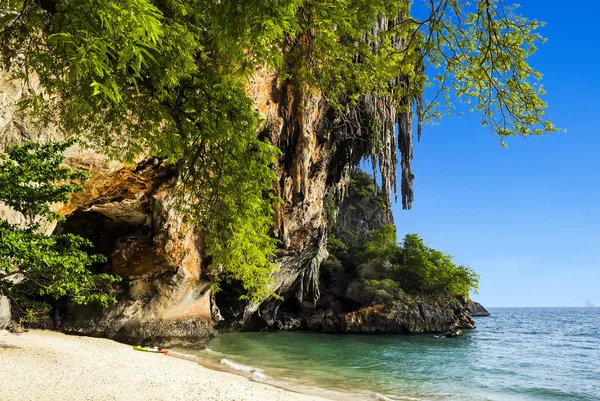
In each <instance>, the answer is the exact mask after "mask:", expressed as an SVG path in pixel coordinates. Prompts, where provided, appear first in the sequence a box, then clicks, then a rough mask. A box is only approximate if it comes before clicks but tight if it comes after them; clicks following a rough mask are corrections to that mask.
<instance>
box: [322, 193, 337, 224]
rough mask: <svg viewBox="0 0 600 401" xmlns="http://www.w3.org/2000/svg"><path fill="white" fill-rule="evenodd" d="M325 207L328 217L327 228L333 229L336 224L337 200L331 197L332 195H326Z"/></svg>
mask: <svg viewBox="0 0 600 401" xmlns="http://www.w3.org/2000/svg"><path fill="white" fill-rule="evenodd" d="M323 207H324V209H325V214H326V217H327V228H329V229H331V227H333V225H334V224H335V218H336V217H335V213H336V209H337V208H336V206H335V202H334V201H333V200H332V199H331V198H330V197H327V196H326V197H325V199H323Z"/></svg>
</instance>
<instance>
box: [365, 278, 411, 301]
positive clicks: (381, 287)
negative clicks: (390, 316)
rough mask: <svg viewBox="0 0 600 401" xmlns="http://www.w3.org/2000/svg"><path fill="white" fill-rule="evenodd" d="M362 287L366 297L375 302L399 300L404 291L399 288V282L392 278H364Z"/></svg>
mask: <svg viewBox="0 0 600 401" xmlns="http://www.w3.org/2000/svg"><path fill="white" fill-rule="evenodd" d="M364 288H365V292H366V294H367V297H368V298H370V299H371V300H372V302H373V303H376V304H379V303H383V302H390V301H394V300H399V299H402V298H403V297H404V291H403V290H402V288H400V283H398V282H397V281H394V280H392V279H383V280H366V281H365V282H364Z"/></svg>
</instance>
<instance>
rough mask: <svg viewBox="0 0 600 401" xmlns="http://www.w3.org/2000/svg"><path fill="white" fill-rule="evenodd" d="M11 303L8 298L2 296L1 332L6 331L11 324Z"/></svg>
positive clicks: (0, 307)
mask: <svg viewBox="0 0 600 401" xmlns="http://www.w3.org/2000/svg"><path fill="white" fill-rule="evenodd" d="M10 317H11V313H10V302H9V301H8V298H6V297H3V296H0V330H4V329H6V328H7V327H8V325H9V323H10Z"/></svg>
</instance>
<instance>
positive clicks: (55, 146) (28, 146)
mask: <svg viewBox="0 0 600 401" xmlns="http://www.w3.org/2000/svg"><path fill="white" fill-rule="evenodd" d="M72 144H73V141H72V140H71V141H66V142H48V143H45V144H39V143H34V142H28V143H25V144H24V145H22V146H12V147H10V148H8V149H7V151H6V154H0V200H1V201H2V202H4V203H5V204H6V205H8V206H10V207H11V208H13V209H14V210H16V211H17V212H19V213H22V214H23V215H24V216H25V217H26V218H27V219H28V221H30V222H31V221H33V219H34V218H35V217H36V216H39V217H41V218H48V219H50V220H58V219H61V218H62V216H61V215H60V214H58V213H55V212H53V211H52V209H51V205H52V203H54V202H62V203H65V202H67V201H68V200H69V194H70V193H72V192H78V191H81V190H82V186H81V185H79V184H77V183H75V180H83V179H85V178H86V175H85V174H84V173H83V172H74V171H71V169H69V168H65V167H61V166H60V165H61V163H62V161H63V159H64V157H63V155H62V154H63V152H64V151H65V149H66V148H68V147H69V146H71V145H72ZM56 181H61V182H62V183H61V184H60V185H56Z"/></svg>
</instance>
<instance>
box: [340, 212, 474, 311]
mask: <svg viewBox="0 0 600 401" xmlns="http://www.w3.org/2000/svg"><path fill="white" fill-rule="evenodd" d="M329 241H330V242H331V243H330V245H329V249H330V252H331V253H332V254H333V257H334V258H335V260H334V261H333V262H332V264H334V265H335V263H339V261H338V258H343V259H341V260H342V261H353V264H351V263H346V264H345V265H346V266H348V265H351V266H352V267H353V268H355V269H357V272H358V273H359V274H360V270H364V271H368V272H369V273H368V275H369V276H371V277H373V276H375V278H374V279H373V278H372V279H367V280H365V282H364V283H363V285H364V290H365V291H366V293H367V295H368V298H370V299H372V300H373V302H387V301H390V300H393V299H401V298H402V296H403V295H404V294H405V293H406V294H411V295H465V296H467V297H468V296H469V294H470V293H477V289H478V286H479V275H477V273H475V271H473V269H472V268H471V267H469V266H463V265H457V264H455V263H454V262H453V261H452V256H451V255H450V254H447V253H443V252H440V251H438V250H436V249H433V248H430V247H428V246H426V245H425V244H424V243H423V240H422V239H421V238H420V237H419V236H418V235H416V234H407V235H406V236H405V238H404V240H403V242H402V244H400V245H399V244H398V243H397V242H396V228H395V227H394V225H393V224H388V225H385V226H383V227H381V228H380V229H378V230H373V231H371V232H370V233H369V239H368V241H366V242H365V243H364V244H363V245H362V246H361V247H359V248H354V249H348V247H347V246H346V244H344V243H343V242H342V241H340V240H339V239H337V238H335V237H333V238H332V237H330V239H329ZM332 251H333V252H332Z"/></svg>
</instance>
